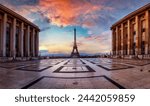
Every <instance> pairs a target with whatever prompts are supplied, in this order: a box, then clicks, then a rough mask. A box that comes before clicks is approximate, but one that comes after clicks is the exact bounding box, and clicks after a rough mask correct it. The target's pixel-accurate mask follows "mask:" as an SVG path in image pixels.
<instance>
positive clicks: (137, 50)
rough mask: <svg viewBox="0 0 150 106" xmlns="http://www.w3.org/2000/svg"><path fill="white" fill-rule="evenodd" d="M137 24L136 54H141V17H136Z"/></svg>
mask: <svg viewBox="0 0 150 106" xmlns="http://www.w3.org/2000/svg"><path fill="white" fill-rule="evenodd" d="M135 25H136V53H135V55H139V54H141V47H140V35H139V17H138V16H136V17H135Z"/></svg>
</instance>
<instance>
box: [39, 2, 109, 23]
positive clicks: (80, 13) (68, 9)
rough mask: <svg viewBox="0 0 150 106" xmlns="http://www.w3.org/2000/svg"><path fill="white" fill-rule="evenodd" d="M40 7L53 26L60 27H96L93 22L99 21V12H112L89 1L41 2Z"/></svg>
mask: <svg viewBox="0 0 150 106" xmlns="http://www.w3.org/2000/svg"><path fill="white" fill-rule="evenodd" d="M39 6H40V7H41V9H42V10H44V11H45V14H44V15H45V16H46V17H48V18H49V19H50V20H51V21H52V24H55V25H58V26H68V25H84V26H94V25H95V24H96V23H94V21H91V20H92V19H97V17H96V14H97V12H99V11H101V10H104V9H107V10H111V8H110V7H106V6H103V5H97V4H93V3H92V2H90V1H88V0H80V1H79V0H40V1H39Z"/></svg>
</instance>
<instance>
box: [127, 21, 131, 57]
mask: <svg viewBox="0 0 150 106" xmlns="http://www.w3.org/2000/svg"><path fill="white" fill-rule="evenodd" d="M130 28H131V26H130V20H128V32H127V33H128V41H127V44H128V55H131V29H130Z"/></svg>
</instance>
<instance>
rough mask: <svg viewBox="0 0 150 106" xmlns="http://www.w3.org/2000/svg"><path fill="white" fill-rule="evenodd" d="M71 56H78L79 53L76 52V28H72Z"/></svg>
mask: <svg viewBox="0 0 150 106" xmlns="http://www.w3.org/2000/svg"><path fill="white" fill-rule="evenodd" d="M71 57H73V58H78V57H80V54H79V52H78V47H77V43H76V28H74V45H73V50H72V52H71Z"/></svg>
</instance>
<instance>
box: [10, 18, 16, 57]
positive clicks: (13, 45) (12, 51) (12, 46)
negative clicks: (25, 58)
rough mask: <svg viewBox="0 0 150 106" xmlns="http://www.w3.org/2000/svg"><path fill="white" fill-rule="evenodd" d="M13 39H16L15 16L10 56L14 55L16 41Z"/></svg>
mask: <svg viewBox="0 0 150 106" xmlns="http://www.w3.org/2000/svg"><path fill="white" fill-rule="evenodd" d="M15 41H16V18H14V19H13V26H12V35H11V46H10V51H11V56H12V57H13V58H15V57H16V42H15Z"/></svg>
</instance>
